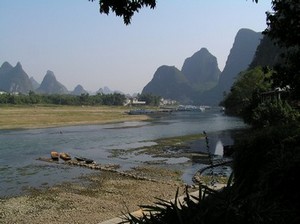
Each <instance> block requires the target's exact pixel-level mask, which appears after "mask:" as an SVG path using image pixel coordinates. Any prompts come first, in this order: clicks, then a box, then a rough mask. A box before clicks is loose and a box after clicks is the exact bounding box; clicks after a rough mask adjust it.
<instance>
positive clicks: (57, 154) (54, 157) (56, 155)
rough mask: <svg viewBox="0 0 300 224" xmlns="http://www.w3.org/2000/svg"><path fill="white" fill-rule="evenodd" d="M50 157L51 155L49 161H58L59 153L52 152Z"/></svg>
mask: <svg viewBox="0 0 300 224" xmlns="http://www.w3.org/2000/svg"><path fill="white" fill-rule="evenodd" d="M50 155H51V159H53V160H58V159H59V153H58V152H55V151H52V152H51V153H50Z"/></svg>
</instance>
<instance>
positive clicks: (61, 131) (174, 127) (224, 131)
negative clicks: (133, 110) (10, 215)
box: [0, 109, 245, 197]
mask: <svg viewBox="0 0 300 224" xmlns="http://www.w3.org/2000/svg"><path fill="white" fill-rule="evenodd" d="M244 127H245V125H244V124H243V122H242V121H241V120H240V119H238V118H234V117H228V116H225V115H223V114H222V113H220V112H219V110H218V109H215V110H213V109H211V110H207V111H205V112H176V113H173V114H171V115H169V116H165V117H161V118H157V119H155V120H152V121H149V122H148V121H147V122H143V121H141V122H124V123H117V124H107V125H86V126H72V127H60V128H45V129H34V130H5V131H0V176H1V179H0V197H3V196H9V195H16V194H20V193H21V192H22V190H24V189H26V188H29V187H40V186H49V185H52V184H55V183H60V182H62V181H72V180H75V178H76V177H78V176H80V175H81V174H87V173H91V172H96V171H92V170H89V169H84V168H80V167H69V166H63V165H59V164H51V163H46V162H42V161H39V160H37V158H39V157H47V158H49V156H50V154H49V153H50V151H53V150H55V151H58V152H67V153H70V154H71V155H72V156H76V155H78V156H84V157H88V158H93V159H94V160H95V161H96V162H97V163H104V164H106V163H114V164H120V165H121V169H128V168H130V167H133V166H138V165H141V164H142V162H145V161H153V160H161V159H162V158H152V157H151V156H147V155H142V156H134V155H132V154H130V155H127V156H124V157H121V158H113V157H111V151H112V149H125V150H126V149H132V148H138V147H140V146H144V145H151V144H155V143H154V142H153V140H155V139H157V138H165V137H173V136H180V135H187V134H196V133H202V132H203V131H206V132H207V133H208V136H209V139H210V148H211V149H212V153H215V154H221V153H222V145H223V144H231V143H232V141H233V140H232V138H231V133H232V130H235V129H241V128H244ZM194 144H195V145H194V146H193V149H196V150H199V151H205V144H204V143H203V141H202V142H201V141H199V142H195V143H194ZM164 159H165V158H164ZM166 162H167V165H168V166H171V167H179V168H180V169H182V170H183V172H184V174H183V177H182V178H183V180H184V181H185V182H187V183H190V182H191V177H192V176H193V175H194V173H195V172H196V171H197V170H198V169H200V167H202V166H203V165H202V164H198V163H195V162H192V161H191V162H190V163H188V165H186V163H185V165H184V166H182V167H180V163H181V162H182V163H183V162H187V159H186V158H178V159H168V160H167V161H166Z"/></svg>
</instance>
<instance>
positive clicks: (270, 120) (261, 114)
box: [251, 100, 299, 127]
mask: <svg viewBox="0 0 300 224" xmlns="http://www.w3.org/2000/svg"><path fill="white" fill-rule="evenodd" d="M252 113H253V114H252V121H251V123H252V125H253V126H255V127H266V126H276V125H279V124H290V123H294V122H296V121H297V119H299V113H298V112H297V111H295V110H294V109H292V107H291V106H290V105H289V104H288V103H287V102H286V101H281V100H275V101H267V102H264V103H261V104H259V105H258V106H257V107H256V108H255V109H254V110H253V112H252Z"/></svg>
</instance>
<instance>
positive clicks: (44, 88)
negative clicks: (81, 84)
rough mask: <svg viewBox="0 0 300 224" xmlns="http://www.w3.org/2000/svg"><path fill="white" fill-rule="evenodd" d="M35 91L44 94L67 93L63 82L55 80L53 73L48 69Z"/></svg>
mask: <svg viewBox="0 0 300 224" xmlns="http://www.w3.org/2000/svg"><path fill="white" fill-rule="evenodd" d="M36 91H37V92H38V93H44V94H67V93H68V92H69V91H68V90H67V88H66V87H65V86H64V85H63V84H61V83H60V82H58V81H57V80H56V77H55V75H54V73H53V72H52V71H49V70H48V71H47V73H46V75H45V77H44V79H43V81H42V83H41V85H40V87H39V88H37V89H36Z"/></svg>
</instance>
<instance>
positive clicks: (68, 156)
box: [59, 152, 71, 161]
mask: <svg viewBox="0 0 300 224" xmlns="http://www.w3.org/2000/svg"><path fill="white" fill-rule="evenodd" d="M59 157H60V158H61V159H63V160H65V161H67V160H70V159H71V156H70V155H69V154H68V153H65V152H62V153H60V156H59Z"/></svg>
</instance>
